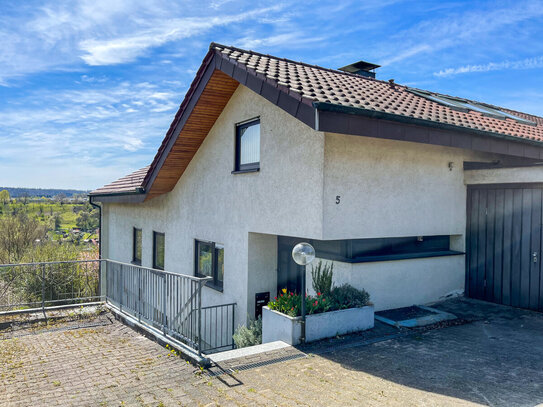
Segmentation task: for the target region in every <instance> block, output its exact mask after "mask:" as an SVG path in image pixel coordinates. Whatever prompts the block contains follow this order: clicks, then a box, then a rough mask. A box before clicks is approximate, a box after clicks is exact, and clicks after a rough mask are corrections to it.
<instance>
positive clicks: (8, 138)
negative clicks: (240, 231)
mask: <svg viewBox="0 0 543 407" xmlns="http://www.w3.org/2000/svg"><path fill="white" fill-rule="evenodd" d="M0 38H2V41H1V43H0V44H1V45H0V185H2V186H25V187H43V188H45V187H57V188H81V189H92V188H95V187H98V186H101V185H103V184H105V183H108V182H110V181H112V180H114V179H116V178H119V177H121V176H123V175H125V174H127V173H129V172H131V171H133V170H136V169H138V168H141V167H143V166H145V165H147V164H149V163H150V162H151V161H152V159H153V157H154V155H155V152H156V150H157V148H158V146H159V145H160V142H161V140H162V138H163V136H164V134H165V133H166V131H167V129H168V127H169V124H170V122H171V120H172V119H173V117H174V114H175V112H176V110H177V108H178V106H179V104H180V103H181V101H182V99H183V96H184V94H185V92H186V90H187V89H188V87H189V85H190V83H191V81H192V78H193V75H194V73H195V72H196V70H197V69H198V67H199V65H200V63H201V61H202V59H203V57H204V55H205V53H206V52H207V49H208V47H209V43H210V42H211V41H216V42H220V43H223V44H231V45H235V46H238V47H241V48H249V49H253V50H255V51H259V52H264V53H270V54H273V55H277V56H281V57H286V58H291V59H294V60H301V61H304V62H308V63H314V64H317V65H321V66H325V67H330V68H337V67H340V66H343V65H346V64H348V63H351V62H355V61H358V60H361V59H363V60H366V61H370V62H374V63H377V64H380V65H382V68H380V69H379V70H378V71H377V77H378V78H380V79H385V80H386V79H390V78H394V79H395V80H396V82H398V83H402V84H406V85H410V86H416V87H420V88H424V89H429V90H433V91H438V92H443V93H447V94H452V95H457V96H463V97H466V98H472V99H476V100H483V101H485V102H488V103H493V104H497V105H500V106H506V107H510V108H514V109H517V110H521V111H526V112H529V113H533V114H537V115H543V40H542V39H543V1H511V2H500V1H412V0H411V1H408V0H406V1H399V0H375V1H374V0H367V1H360V0H355V1H347V0H346V1H338V0H334V1H328V0H320V1H315V2H309V1H296V2H287V1H281V0H276V1H258V0H257V1H254V0H252V1H245V0H235V1H234V0H212V1H205V0H199V1H180V0H178V1H161V0H143V1H125V0H80V1H76V2H74V1H62V0H52V1H47V0H45V1H43V0H42V1H35V2H34V1H24V2H23V1H20V0H14V1H11V0H0Z"/></svg>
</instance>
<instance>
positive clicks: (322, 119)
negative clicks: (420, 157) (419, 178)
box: [314, 102, 543, 161]
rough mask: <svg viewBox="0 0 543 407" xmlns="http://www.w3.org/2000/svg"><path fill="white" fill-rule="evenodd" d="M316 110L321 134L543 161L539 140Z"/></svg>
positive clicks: (330, 107)
mask: <svg viewBox="0 0 543 407" xmlns="http://www.w3.org/2000/svg"><path fill="white" fill-rule="evenodd" d="M314 107H315V109H316V110H317V111H318V113H317V115H316V116H317V122H318V123H317V126H316V129H317V130H319V131H324V132H330V133H343V134H351V135H356V136H366V137H374V138H383V139H389V140H399V141H411V142H415V143H424V144H433V145H439V146H446V147H456V148H463V149H469V150H475V151H481V152H486V153H492V154H503V155H508V156H512V157H521V158H526V159H535V160H540V159H543V143H541V142H538V141H533V140H525V139H519V138H518V137H514V136H506V135H503V134H498V133H492V132H487V131H482V130H477V129H470V128H465V127H460V126H454V125H451V124H446V123H438V122H434V121H430V120H423V119H417V118H412V117H407V116H401V115H395V114H390V113H384V112H379V111H375V110H369V109H361V108H355V107H345V106H338V105H334V104H332V103H322V102H315V103H314ZM528 161H529V160H528Z"/></svg>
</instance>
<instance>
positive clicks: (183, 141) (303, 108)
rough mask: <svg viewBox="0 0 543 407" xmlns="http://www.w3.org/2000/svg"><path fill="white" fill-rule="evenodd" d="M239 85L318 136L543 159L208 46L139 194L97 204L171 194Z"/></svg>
mask: <svg viewBox="0 0 543 407" xmlns="http://www.w3.org/2000/svg"><path fill="white" fill-rule="evenodd" d="M239 84H242V85H244V86H246V87H248V88H249V89H251V90H252V91H254V92H255V93H257V94H259V95H260V96H262V97H263V98H264V99H266V100H268V101H269V102H271V103H273V104H274V105H276V106H278V107H279V108H281V109H282V110H284V111H286V112H287V113H289V114H290V115H291V116H293V117H294V118H296V119H298V120H300V121H301V122H303V123H305V124H306V125H308V126H309V127H311V128H313V129H315V130H317V131H322V132H330V133H342V134H349V135H357V136H365V137H374V138H382V139H390V140H399V141H409V142H416V143H425V144H433V145H439V146H447V147H457V148H462V149H470V150H475V151H481V152H487V153H493V154H502V155H508V156H512V157H519V158H524V159H526V162H527V163H529V162H531V160H540V159H543V143H541V142H536V141H532V140H526V139H519V138H518V137H514V136H510V137H508V136H505V135H502V134H497V133H491V132H485V131H481V130H477V129H473V128H466V127H460V126H455V125H451V124H445V123H438V122H434V121H429V120H423V119H417V118H412V117H408V116H402V115H396V114H390V113H385V112H379V111H375V110H369V109H363V108H358V107H347V106H339V105H335V104H332V103H323V102H313V101H312V100H310V99H307V98H302V97H301V95H300V93H298V92H296V91H294V90H292V89H290V88H288V87H287V86H284V85H280V84H279V83H278V82H277V81H276V80H275V79H272V78H268V77H267V76H266V75H264V74H262V73H260V72H256V71H255V70H254V69H252V68H249V67H247V66H246V65H244V64H241V63H238V62H236V61H235V60H232V59H230V58H229V57H228V56H226V55H223V53H221V51H220V50H218V49H215V47H214V44H212V45H211V46H210V49H209V51H208V53H207V54H206V56H205V58H204V60H203V62H202V65H201V66H200V68H199V70H198V72H197V74H196V77H195V79H194V80H193V82H192V84H191V86H190V88H189V90H188V92H187V94H186V95H185V98H184V100H183V102H182V103H181V106H180V108H179V110H178V112H177V113H176V116H175V118H174V120H173V122H172V124H171V125H170V128H169V130H168V132H167V134H166V137H165V138H164V140H163V142H162V144H161V146H160V148H159V150H158V152H157V154H156V155H155V157H154V160H153V162H152V164H151V166H150V168H149V170H148V172H147V174H146V176H145V178H144V180H143V183H142V185H141V189H140V191H139V192H134V193H128V194H108V195H100V196H97V195H94V196H93V197H92V199H93V200H95V201H98V202H124V203H138V202H144V201H147V200H149V199H152V198H154V197H156V196H159V195H162V194H165V193H167V192H170V191H171V190H172V189H173V188H174V187H175V185H176V184H177V182H178V180H179V179H180V178H181V176H182V175H183V173H184V171H185V169H186V168H187V166H188V165H189V163H190V161H191V160H192V158H193V157H194V155H195V154H196V152H197V151H198V148H199V147H200V145H201V144H202V142H203V140H204V139H205V137H206V136H207V134H208V132H209V131H210V130H211V128H212V127H213V125H214V124H215V121H216V120H217V118H218V117H219V116H220V114H221V113H222V110H223V109H224V107H225V106H226V104H227V103H228V101H229V100H230V98H231V96H232V94H233V93H234V92H235V90H236V89H237V87H238V85H239Z"/></svg>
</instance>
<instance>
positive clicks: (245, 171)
mask: <svg viewBox="0 0 543 407" xmlns="http://www.w3.org/2000/svg"><path fill="white" fill-rule="evenodd" d="M259 171H260V168H251V169H247V170H234V171H232V174H246V173H248V172H259Z"/></svg>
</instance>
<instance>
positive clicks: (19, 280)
mask: <svg viewBox="0 0 543 407" xmlns="http://www.w3.org/2000/svg"><path fill="white" fill-rule="evenodd" d="M100 262H101V260H80V261H78V260H73V261H52V262H41V263H21V264H0V312H3V313H6V312H8V313H19V312H21V313H22V312H33V311H39V310H41V311H43V312H45V310H46V309H48V308H52V307H57V308H58V307H62V306H70V305H75V304H78V305H79V304H84V303H90V302H96V301H100V300H101V299H102V298H101V297H100V293H99V281H100Z"/></svg>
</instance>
